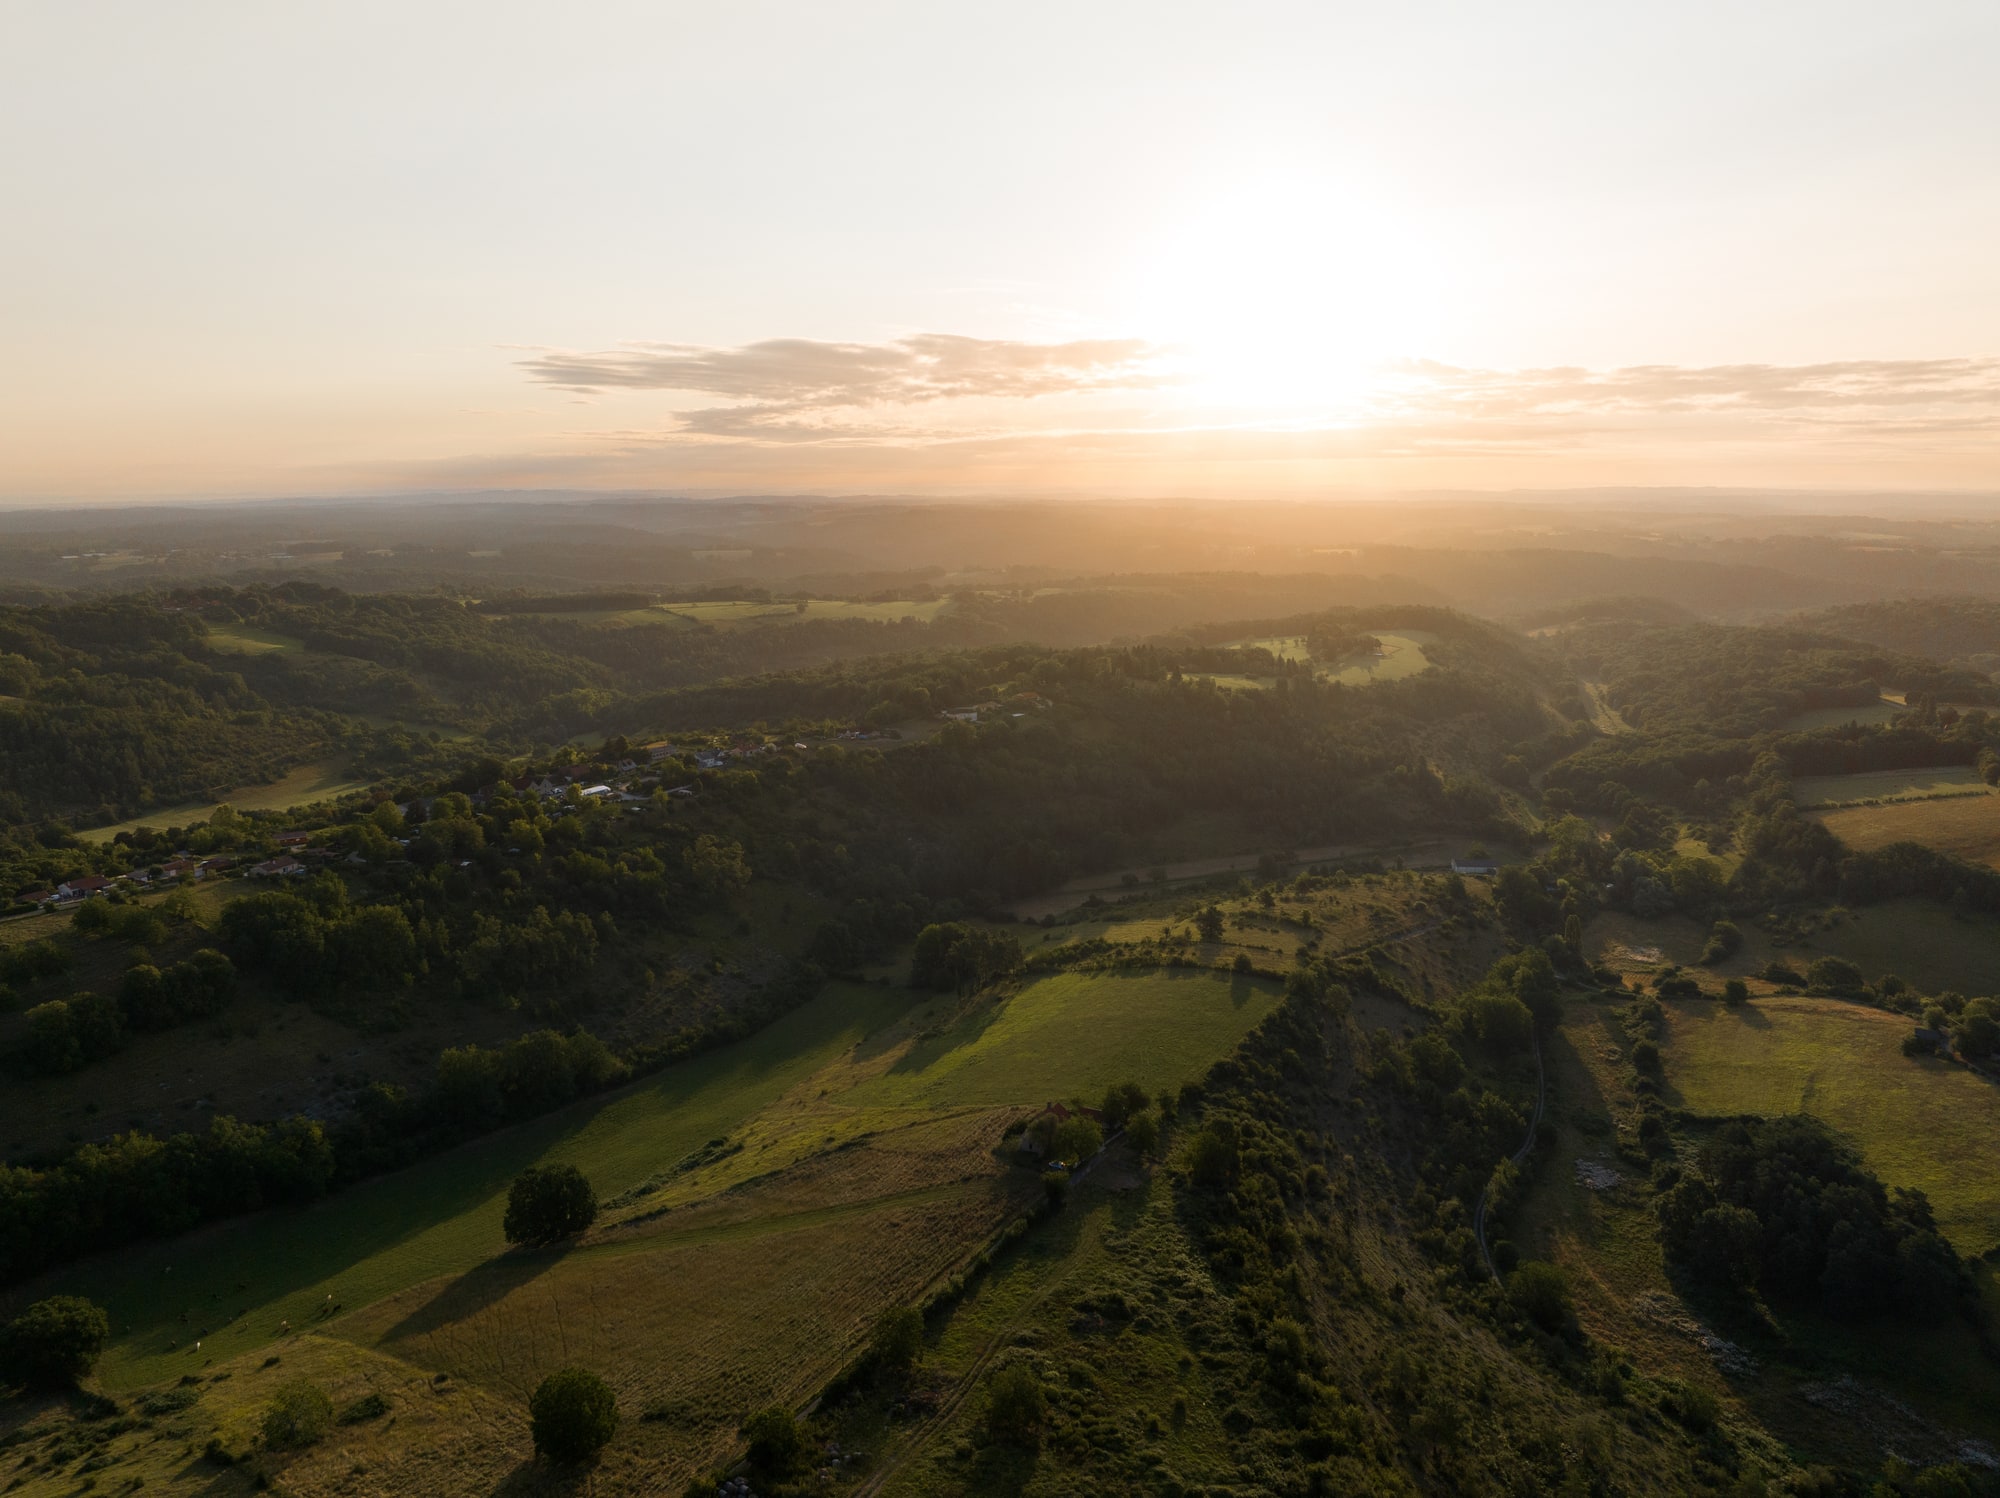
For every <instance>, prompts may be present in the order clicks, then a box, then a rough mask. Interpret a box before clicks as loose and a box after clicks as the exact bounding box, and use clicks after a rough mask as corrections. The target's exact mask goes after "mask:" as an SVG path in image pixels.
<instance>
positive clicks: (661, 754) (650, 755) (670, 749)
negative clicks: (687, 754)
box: [645, 743, 674, 765]
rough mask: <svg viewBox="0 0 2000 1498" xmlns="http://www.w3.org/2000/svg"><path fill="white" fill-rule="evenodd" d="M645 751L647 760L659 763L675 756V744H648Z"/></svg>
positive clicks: (651, 762)
mask: <svg viewBox="0 0 2000 1498" xmlns="http://www.w3.org/2000/svg"><path fill="white" fill-rule="evenodd" d="M645 753H646V759H647V762H648V763H650V764H655V765H657V764H658V763H659V762H660V761H661V760H663V759H672V758H673V757H674V746H673V745H672V744H666V743H660V744H648V745H647V746H646V750H645Z"/></svg>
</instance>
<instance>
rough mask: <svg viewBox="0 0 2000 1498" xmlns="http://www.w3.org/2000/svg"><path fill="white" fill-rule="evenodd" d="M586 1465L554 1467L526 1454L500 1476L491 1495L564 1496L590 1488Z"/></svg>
mask: <svg viewBox="0 0 2000 1498" xmlns="http://www.w3.org/2000/svg"><path fill="white" fill-rule="evenodd" d="M590 1471H591V1469H590V1468H588V1467H558V1466H554V1465H552V1464H551V1463H548V1462H543V1461H537V1460H535V1459H534V1458H532V1457H531V1458H529V1459H528V1460H527V1461H524V1462H522V1463H521V1464H520V1465H519V1466H518V1467H516V1468H515V1469H514V1470H513V1471H512V1472H509V1473H508V1474H507V1475H506V1476H505V1477H503V1478H501V1479H500V1485H499V1486H498V1487H496V1488H495V1489H494V1490H493V1498H568V1495H570V1494H572V1493H584V1492H588V1491H589V1489H590Z"/></svg>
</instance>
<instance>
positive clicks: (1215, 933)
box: [1194, 905, 1222, 942]
mask: <svg viewBox="0 0 2000 1498" xmlns="http://www.w3.org/2000/svg"><path fill="white" fill-rule="evenodd" d="M1194 928H1195V930H1196V931H1197V932H1198V933H1200V936H1201V939H1202V940H1203V941H1205V942H1217V941H1221V940H1222V912H1221V911H1220V910H1218V909H1217V908H1216V907H1215V906H1213V905H1210V906H1207V907H1205V908H1204V909H1203V910H1202V912H1201V914H1199V915H1197V916H1196V917H1195V918H1194Z"/></svg>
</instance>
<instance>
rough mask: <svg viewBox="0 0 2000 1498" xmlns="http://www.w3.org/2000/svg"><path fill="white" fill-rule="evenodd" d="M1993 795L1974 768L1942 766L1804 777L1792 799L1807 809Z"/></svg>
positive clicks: (1796, 785)
mask: <svg viewBox="0 0 2000 1498" xmlns="http://www.w3.org/2000/svg"><path fill="white" fill-rule="evenodd" d="M1991 794H1993V789H1992V787H1990V786H1988V785H1987V784H1986V782H1985V781H1983V780H1981V779H1980V778H1979V773H1978V771H1976V770H1974V769H1973V768H1972V767H1971V766H1970V765H1941V766H1938V767H1937V768H1935V769H1929V770H1869V771H1865V772H1864V773H1862V774H1859V775H1801V776H1800V777H1799V778H1798V779H1796V780H1794V781H1793V782H1792V798H1793V799H1794V800H1795V801H1797V802H1798V804H1799V805H1800V806H1802V807H1806V808H1812V807H1835V806H1852V805H1853V804H1854V803H1856V802H1860V801H1911V800H1921V799H1922V798H1924V797H1927V796H1986V795H1991Z"/></svg>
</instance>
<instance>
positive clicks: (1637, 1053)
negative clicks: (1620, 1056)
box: [1632, 1040, 1660, 1077]
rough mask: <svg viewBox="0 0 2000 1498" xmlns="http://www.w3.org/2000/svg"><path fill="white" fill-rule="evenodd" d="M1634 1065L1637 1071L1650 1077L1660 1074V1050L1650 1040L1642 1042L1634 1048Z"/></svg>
mask: <svg viewBox="0 0 2000 1498" xmlns="http://www.w3.org/2000/svg"><path fill="white" fill-rule="evenodd" d="M1632 1065H1633V1067H1634V1069H1635V1070H1637V1071H1639V1072H1641V1073H1643V1074H1644V1075H1646V1076H1649V1077H1657V1076H1658V1075H1659V1074H1660V1048H1659V1047H1658V1046H1656V1045H1654V1044H1653V1042H1652V1041H1650V1040H1642V1041H1640V1042H1639V1043H1638V1044H1637V1045H1635V1046H1633V1047H1632Z"/></svg>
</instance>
